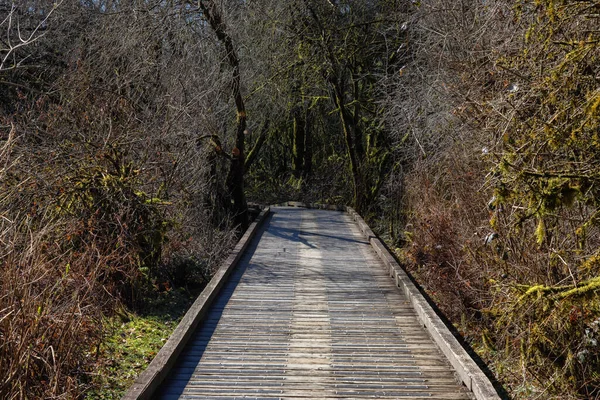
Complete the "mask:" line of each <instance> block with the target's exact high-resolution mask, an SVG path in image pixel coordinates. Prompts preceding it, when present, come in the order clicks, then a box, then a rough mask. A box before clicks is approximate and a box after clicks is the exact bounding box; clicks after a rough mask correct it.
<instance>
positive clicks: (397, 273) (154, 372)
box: [124, 202, 500, 400]
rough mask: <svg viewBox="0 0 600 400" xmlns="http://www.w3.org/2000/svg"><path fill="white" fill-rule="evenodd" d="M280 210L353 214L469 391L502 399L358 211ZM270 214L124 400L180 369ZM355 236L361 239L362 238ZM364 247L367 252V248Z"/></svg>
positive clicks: (148, 391) (144, 394)
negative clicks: (198, 331)
mask: <svg viewBox="0 0 600 400" xmlns="http://www.w3.org/2000/svg"><path fill="white" fill-rule="evenodd" d="M278 206H285V207H306V208H315V209H325V210H338V211H345V212H346V213H347V214H349V216H350V217H351V218H352V219H353V220H354V221H355V223H356V225H357V226H358V228H359V229H360V231H361V232H362V234H363V235H364V237H365V239H366V241H367V242H368V243H369V244H370V245H371V247H372V248H373V250H375V252H376V253H377V255H378V257H379V258H380V259H381V261H382V263H383V264H384V265H385V267H386V268H387V269H388V271H389V275H390V276H391V277H392V278H393V279H394V281H395V283H396V286H398V287H399V288H400V289H401V291H402V292H403V294H404V296H405V298H406V299H407V301H408V302H410V305H411V306H412V308H413V309H414V310H415V313H416V315H417V321H419V322H420V324H421V325H422V326H423V327H424V328H425V330H426V331H427V332H429V335H430V336H431V338H432V339H433V340H434V342H435V343H436V344H437V346H438V347H439V349H440V350H441V351H442V352H443V353H444V355H445V356H446V358H447V359H448V361H449V362H450V364H451V365H452V367H453V368H454V370H455V371H456V373H457V374H458V376H459V377H460V380H461V381H462V383H463V384H464V386H465V387H466V389H468V390H469V391H470V392H471V393H472V395H473V396H474V397H475V398H476V399H478V400H484V399H485V400H492V399H499V398H500V397H499V396H498V394H497V392H496V390H495V389H494V387H493V385H492V383H491V382H490V380H489V379H488V378H487V376H486V375H485V374H484V373H483V372H482V370H481V369H480V368H479V366H478V365H477V364H476V363H475V361H474V360H473V359H472V358H471V357H470V355H469V354H468V353H467V351H466V350H465V349H464V348H463V347H462V346H461V344H460V343H459V342H458V340H457V339H456V338H455V337H454V336H453V334H452V333H451V332H450V330H449V329H448V328H447V327H446V325H445V324H444V323H443V322H442V321H441V319H440V318H439V316H438V315H437V314H436V312H435V311H434V309H433V308H432V307H431V305H430V304H429V303H428V302H427V300H426V299H425V298H424V297H423V295H422V294H421V292H420V291H419V290H418V289H417V287H416V286H415V285H414V284H413V282H412V281H411V279H410V278H409V277H408V275H407V274H406V272H405V271H404V270H403V269H402V268H401V267H400V265H399V264H398V263H397V262H396V260H395V259H394V257H393V256H392V255H391V254H390V253H389V252H388V250H387V248H386V247H385V246H384V244H383V243H382V242H381V240H380V239H379V238H378V237H377V236H376V235H375V234H374V233H373V232H372V230H371V229H370V228H369V226H368V225H367V224H366V223H365V221H364V220H363V219H362V218H361V217H360V215H358V213H356V211H354V210H353V209H352V208H349V207H343V208H342V207H335V206H324V205H306V204H303V203H297V202H288V203H284V204H281V205H278ZM269 210H270V209H269V208H268V207H267V208H265V209H264V210H263V211H262V212H261V214H260V215H259V217H258V218H257V220H256V221H255V222H254V223H253V224H252V225H251V226H250V228H249V229H248V231H247V232H246V234H245V235H244V237H243V238H242V239H241V240H240V242H239V243H238V245H237V246H236V247H235V249H234V250H233V251H232V254H231V255H230V257H229V258H228V259H227V260H226V261H225V262H224V263H223V265H222V266H221V267H220V269H219V270H218V271H217V273H216V274H215V276H214V277H213V279H212V280H211V282H210V283H209V285H208V286H207V287H206V288H205V290H204V291H203V292H202V294H201V295H200V296H199V297H198V299H197V300H196V302H195V303H194V304H193V305H192V307H191V308H190V310H189V311H188V312H187V314H186V315H185V316H184V318H183V320H182V321H181V323H180V324H179V325H178V327H177V328H176V329H175V331H174V333H173V334H172V335H171V337H170V338H169V340H168V341H167V343H166V344H165V345H164V346H163V348H162V349H161V350H160V352H159V353H158V355H157V356H156V357H155V359H154V360H153V361H152V362H151V363H150V365H149V367H148V368H147V369H146V370H145V371H144V372H143V373H142V374H141V375H140V376H139V377H138V379H137V380H136V382H135V383H134V385H133V386H132V387H131V388H130V389H129V391H128V392H127V393H126V394H125V396H124V399H127V400H131V399H149V398H151V396H153V394H154V393H155V392H156V390H157V389H158V388H159V386H160V384H161V383H162V381H163V380H164V379H165V378H166V377H167V375H168V374H169V371H170V369H171V368H173V366H174V365H175V362H176V360H177V358H178V356H179V354H180V353H181V351H182V350H183V348H184V347H185V345H186V343H187V342H188V340H189V339H190V337H191V336H192V334H193V332H194V330H196V327H197V326H198V324H199V322H200V321H201V320H202V319H203V317H204V316H205V314H206V313H207V310H208V308H209V307H210V305H211V303H212V302H213V300H214V299H215V298H216V296H217V295H218V293H219V291H220V289H221V287H223V285H224V284H225V282H226V281H227V278H228V276H229V275H230V273H231V271H232V270H233V269H234V267H235V266H236V264H237V263H238V261H239V260H240V259H241V257H242V254H243V253H244V251H245V249H246V247H247V246H248V244H249V243H250V241H251V240H252V237H253V236H254V235H255V233H256V232H257V230H258V229H259V225H260V224H261V223H262V222H263V221H264V220H265V219H266V217H267V215H268V214H269ZM356 235H359V234H358V232H357V233H356ZM363 246H366V244H364V245H363ZM284 251H285V249H284ZM392 289H393V286H392Z"/></svg>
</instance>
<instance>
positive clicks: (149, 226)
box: [55, 146, 172, 283]
mask: <svg viewBox="0 0 600 400" xmlns="http://www.w3.org/2000/svg"><path fill="white" fill-rule="evenodd" d="M60 186H61V189H60V191H61V192H62V193H61V195H60V196H58V198H57V200H56V207H55V212H56V214H57V216H59V217H60V216H63V217H65V216H71V217H76V218H77V219H78V225H79V228H80V229H78V230H75V231H73V232H72V233H71V234H70V235H69V237H68V242H67V243H68V245H69V247H70V248H71V249H74V250H75V251H77V249H78V248H80V247H81V246H82V245H84V244H85V243H88V242H89V241H91V240H93V241H95V242H97V245H100V243H99V242H104V243H103V245H104V246H105V247H106V251H111V252H114V254H115V260H114V263H113V264H112V265H106V268H107V271H106V272H107V279H109V280H111V281H114V282H115V281H119V280H121V279H123V278H129V279H132V280H135V279H134V278H136V275H137V273H148V272H150V273H152V272H153V269H156V267H157V265H158V262H159V260H160V256H161V252H162V247H163V244H164V243H165V241H166V233H167V231H168V229H169V228H170V227H171V225H172V224H171V223H170V222H169V221H167V220H166V219H165V216H164V213H163V212H162V211H161V209H160V206H161V205H165V204H166V203H165V202H163V201H161V200H160V199H158V198H156V197H152V196H149V195H147V194H146V193H144V192H143V191H142V190H141V188H142V182H141V180H140V170H139V169H138V168H136V166H135V164H134V163H133V161H130V160H128V158H127V157H126V155H125V154H124V153H123V152H122V151H121V150H119V148H118V147H117V146H112V147H111V148H110V149H109V150H107V151H104V152H101V153H99V154H96V155H95V157H94V158H91V159H89V160H84V161H83V162H82V163H81V164H80V165H78V166H75V168H74V172H73V173H72V174H69V175H66V176H65V177H64V178H63V181H62V182H61V185H60ZM125 265H131V266H137V269H138V270H137V271H133V270H130V271H127V270H124V269H123V267H124V266H125ZM136 272H137V273H136ZM114 282H113V283H114Z"/></svg>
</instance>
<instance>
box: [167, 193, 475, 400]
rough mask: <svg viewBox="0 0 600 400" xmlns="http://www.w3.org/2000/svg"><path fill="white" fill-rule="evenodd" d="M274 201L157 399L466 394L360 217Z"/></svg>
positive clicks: (459, 396)
mask: <svg viewBox="0 0 600 400" xmlns="http://www.w3.org/2000/svg"><path fill="white" fill-rule="evenodd" d="M294 205H296V204H294ZM272 210H273V218H272V219H271V220H270V222H269V225H268V226H267V227H266V231H265V232H264V234H263V235H262V238H261V241H260V243H258V246H257V247H256V249H255V250H254V252H253V253H249V254H247V255H246V256H245V257H244V260H243V261H242V262H241V263H240V268H239V272H236V273H235V274H234V276H232V279H231V281H230V282H228V283H227V285H226V288H225V290H224V291H223V293H222V294H221V295H219V297H218V299H216V301H215V306H214V307H212V308H211V309H210V311H209V312H208V315H207V318H206V320H205V321H204V322H203V324H202V325H200V326H199V327H198V329H197V330H196V333H195V334H194V337H193V338H192V339H191V340H190V342H189V343H188V345H187V347H186V349H185V350H184V353H183V354H182V356H181V357H180V358H179V360H178V362H177V364H176V365H175V367H174V368H173V370H172V373H171V375H170V376H169V377H168V379H167V380H166V381H165V384H164V385H163V387H162V388H161V390H160V393H159V395H158V396H157V398H160V399H172V398H182V399H184V398H190V399H191V398H194V399H210V398H220V399H225V398H257V399H258V398H270V399H273V398H281V399H283V398H306V399H308V398H313V399H314V398H319V399H326V398H349V397H350V398H357V399H360V398H404V397H406V398H420V397H428V398H433V399H468V398H471V397H470V396H471V395H470V394H469V392H468V391H467V390H466V388H465V387H464V386H462V385H461V384H460V383H459V382H458V381H457V380H456V376H455V371H454V370H453V369H452V367H451V366H450V364H449V363H448V362H447V360H445V357H444V355H443V354H442V353H441V352H440V350H439V349H438V348H437V346H436V345H435V343H434V342H433V340H432V339H431V337H430V336H429V335H428V334H427V333H426V332H425V330H424V329H423V327H422V325H421V323H420V322H419V320H418V317H417V314H416V312H415V310H414V309H413V306H412V303H411V302H410V299H408V298H407V297H405V295H404V294H403V293H401V292H400V291H398V289H397V288H396V286H395V284H394V282H393V281H392V280H391V279H389V276H388V275H387V272H386V271H384V270H383V266H384V264H383V263H382V262H381V261H380V260H379V258H378V256H377V255H376V254H375V252H374V251H373V250H372V248H371V245H370V243H369V242H368V241H367V240H365V238H364V237H363V232H361V229H366V228H365V227H362V228H359V227H358V226H357V225H355V224H354V223H353V222H352V219H351V218H350V217H349V216H348V215H346V214H344V213H342V212H331V211H322V210H319V209H316V208H313V209H310V210H307V209H301V208H297V207H281V208H276V207H273V209H272ZM367 228H368V227H367ZM367 232H368V231H367ZM373 236H374V235H373Z"/></svg>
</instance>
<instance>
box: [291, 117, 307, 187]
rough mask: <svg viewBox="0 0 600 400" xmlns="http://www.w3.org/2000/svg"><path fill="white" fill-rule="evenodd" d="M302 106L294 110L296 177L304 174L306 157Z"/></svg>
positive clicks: (293, 152) (294, 170)
mask: <svg viewBox="0 0 600 400" xmlns="http://www.w3.org/2000/svg"><path fill="white" fill-rule="evenodd" d="M302 108H303V107H302V106H297V107H296V109H295V110H294V126H293V136H294V144H293V148H292V168H293V172H294V176H295V177H296V178H301V177H302V176H304V158H305V157H306V154H305V147H304V140H305V137H306V136H305V132H306V121H305V120H304V115H303V114H304V113H303V110H302Z"/></svg>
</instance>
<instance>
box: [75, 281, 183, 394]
mask: <svg viewBox="0 0 600 400" xmlns="http://www.w3.org/2000/svg"><path fill="white" fill-rule="evenodd" d="M192 301H193V296H191V295H190V294H189V293H187V292H186V291H184V290H172V291H168V292H162V293H156V294H155V296H154V297H153V298H152V299H151V300H148V302H147V304H146V307H145V309H144V311H142V312H140V313H139V314H130V313H120V315H118V316H116V317H114V318H113V319H111V320H109V321H107V327H108V329H107V331H108V332H109V333H108V335H107V337H106V338H105V340H104V341H103V343H102V344H101V345H100V347H99V351H98V349H94V351H93V352H90V355H89V356H90V357H96V358H97V359H98V361H97V368H96V370H95V371H93V373H92V374H91V384H90V386H91V387H92V389H90V390H89V391H88V392H87V394H86V397H85V398H86V399H87V400H112V399H120V398H121V397H122V396H123V394H124V393H125V391H126V390H127V389H128V388H129V386H131V384H133V382H134V381H135V379H136V378H137V376H138V375H139V374H140V373H141V372H142V371H143V370H144V369H145V368H146V367H147V366H148V364H150V362H151V361H152V359H153V358H154V356H156V354H157V353H158V351H159V350H160V349H161V347H162V346H163V345H164V344H165V342H166V341H167V339H168V338H169V336H170V335H171V333H172V332H173V330H174V329H175V327H176V326H177V324H178V323H179V321H180V320H181V318H182V317H183V315H184V313H185V312H186V311H187V309H188V308H189V306H190V304H191V303H192Z"/></svg>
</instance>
